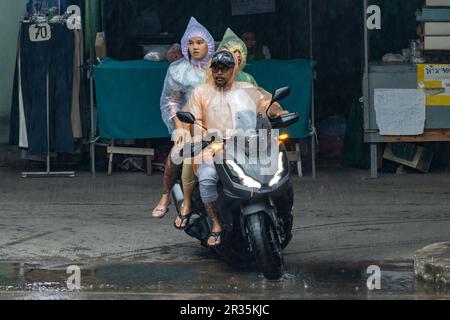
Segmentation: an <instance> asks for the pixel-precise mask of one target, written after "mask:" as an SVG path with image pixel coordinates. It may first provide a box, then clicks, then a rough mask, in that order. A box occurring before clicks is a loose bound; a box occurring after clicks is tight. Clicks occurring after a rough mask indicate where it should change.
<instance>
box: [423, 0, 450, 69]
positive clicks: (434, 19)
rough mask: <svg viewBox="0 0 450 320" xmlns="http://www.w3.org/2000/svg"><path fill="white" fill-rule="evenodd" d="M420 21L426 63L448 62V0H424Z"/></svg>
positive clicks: (449, 36) (449, 48)
mask: <svg viewBox="0 0 450 320" xmlns="http://www.w3.org/2000/svg"><path fill="white" fill-rule="evenodd" d="M420 21H421V22H422V28H423V44H424V48H423V49H424V54H425V56H426V57H427V61H430V62H448V61H450V0H425V6H424V7H423V8H422V13H421V17H420Z"/></svg>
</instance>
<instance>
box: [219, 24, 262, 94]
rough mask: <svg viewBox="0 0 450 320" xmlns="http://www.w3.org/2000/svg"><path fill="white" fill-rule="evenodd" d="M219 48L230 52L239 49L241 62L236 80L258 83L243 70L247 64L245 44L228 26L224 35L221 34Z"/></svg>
mask: <svg viewBox="0 0 450 320" xmlns="http://www.w3.org/2000/svg"><path fill="white" fill-rule="evenodd" d="M220 50H228V51H230V52H231V53H234V52H235V51H236V50H239V52H240V53H241V64H240V65H239V72H238V74H237V76H236V81H243V82H248V83H251V84H253V85H255V86H257V85H258V84H257V83H256V81H255V79H254V78H253V76H252V75H250V74H248V73H247V72H244V71H243V70H244V69H245V67H246V65H247V55H248V52H247V46H246V45H245V43H244V41H242V40H241V39H240V38H239V37H238V36H237V35H236V34H235V33H234V32H233V31H232V30H231V29H230V28H228V29H227V31H226V32H225V35H224V36H223V39H222V42H221V43H220V45H219V49H218V51H220Z"/></svg>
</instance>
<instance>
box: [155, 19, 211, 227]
mask: <svg viewBox="0 0 450 320" xmlns="http://www.w3.org/2000/svg"><path fill="white" fill-rule="evenodd" d="M199 39H200V40H202V41H203V42H202V43H199ZM195 41H197V43H196V44H195V43H193V42H195ZM200 42H201V41H200ZM205 44H206V45H207V53H206V54H205V55H204V56H198V55H199V52H200V54H201V50H202V48H200V49H199V47H200V46H202V45H205ZM181 48H182V52H183V56H184V58H183V59H180V60H177V61H175V62H173V63H172V64H171V65H170V66H169V69H168V71H167V75H166V79H165V81H164V87H163V91H162V94H161V101H160V105H161V116H162V119H163V121H164V123H165V124H166V126H167V129H168V130H169V133H170V134H171V135H172V134H173V133H176V130H175V129H179V128H181V127H182V124H181V122H180V121H179V120H178V119H177V117H176V113H177V112H178V111H180V110H181V109H182V108H183V106H184V105H185V103H186V102H187V101H188V100H189V98H190V96H191V94H192V92H193V91H194V89H195V88H196V87H197V86H198V85H200V84H201V83H203V82H204V80H205V68H206V65H207V63H208V61H209V60H210V58H211V56H212V54H213V53H214V51H215V43H214V39H213V37H212V36H211V34H210V33H209V32H208V30H206V28H205V27H203V26H202V25H201V24H200V23H199V22H198V21H197V20H196V19H195V18H193V17H192V18H191V20H190V22H189V25H188V26H187V28H186V31H185V34H184V35H183V38H182V39H181ZM203 49H204V48H203ZM196 55H197V57H195V56H196ZM173 140H175V143H176V144H180V143H182V142H183V138H182V137H180V136H176V137H174V139H173ZM181 168H182V166H181V165H175V164H174V163H172V161H171V157H170V156H169V157H168V159H167V162H166V167H165V171H164V181H163V196H162V197H161V200H160V202H159V204H158V206H157V207H156V208H155V209H154V210H153V217H155V218H163V217H164V216H165V215H166V214H167V212H168V206H169V202H170V196H169V194H170V191H171V189H172V187H173V185H174V183H175V180H176V179H177V177H178V175H179V171H180V170H181ZM188 169H189V168H188V167H186V170H188ZM184 174H186V175H188V176H191V175H192V174H191V173H189V172H186V173H185V168H183V175H184ZM183 180H185V179H183ZM186 180H188V179H186ZM184 202H185V205H186V208H188V209H189V208H190V203H191V195H190V194H187V195H186V193H185V198H184ZM183 216H184V215H181V214H180V216H179V218H180V219H181V224H183V222H185V221H186V220H185V219H184V217H183ZM186 216H187V213H186ZM175 226H176V227H178V226H177V225H175Z"/></svg>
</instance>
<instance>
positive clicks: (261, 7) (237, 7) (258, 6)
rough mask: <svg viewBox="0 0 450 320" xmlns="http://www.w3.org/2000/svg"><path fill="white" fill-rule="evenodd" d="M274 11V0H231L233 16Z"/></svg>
mask: <svg viewBox="0 0 450 320" xmlns="http://www.w3.org/2000/svg"><path fill="white" fill-rule="evenodd" d="M269 12H275V0H231V14H232V15H233V16H239V15H246V14H258V13H269Z"/></svg>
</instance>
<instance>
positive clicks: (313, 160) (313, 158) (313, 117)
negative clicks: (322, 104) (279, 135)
mask: <svg viewBox="0 0 450 320" xmlns="http://www.w3.org/2000/svg"><path fill="white" fill-rule="evenodd" d="M313 45H314V42H313V10H312V0H309V50H310V51H309V56H310V63H311V68H312V72H313V79H312V85H311V126H312V127H313V128H315V123H316V115H315V112H316V107H315V99H314V95H315V91H314V82H315V79H316V71H315V68H314V63H313V60H314V48H313ZM313 130H314V134H313V136H312V137H311V166H312V167H311V168H312V178H313V179H316V140H315V131H316V130H315V129H313Z"/></svg>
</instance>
